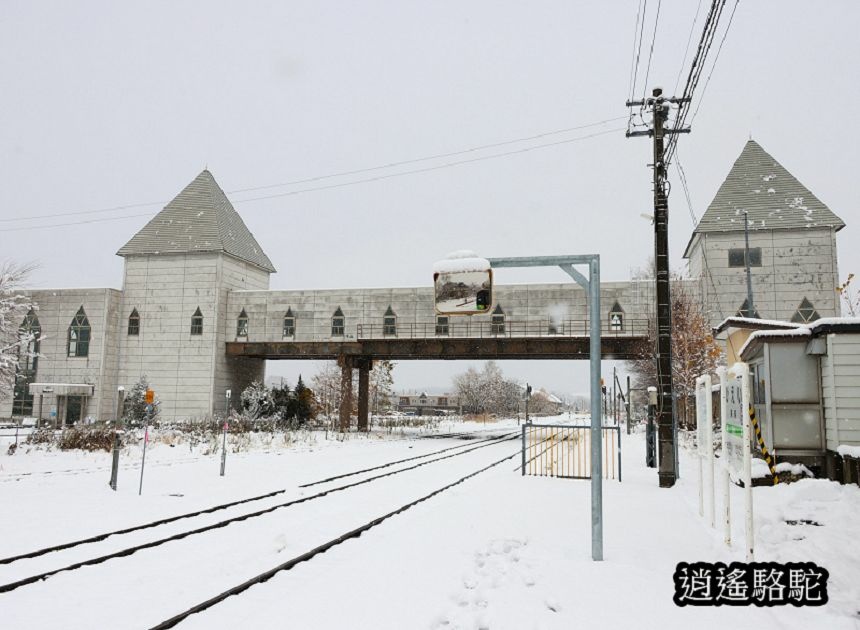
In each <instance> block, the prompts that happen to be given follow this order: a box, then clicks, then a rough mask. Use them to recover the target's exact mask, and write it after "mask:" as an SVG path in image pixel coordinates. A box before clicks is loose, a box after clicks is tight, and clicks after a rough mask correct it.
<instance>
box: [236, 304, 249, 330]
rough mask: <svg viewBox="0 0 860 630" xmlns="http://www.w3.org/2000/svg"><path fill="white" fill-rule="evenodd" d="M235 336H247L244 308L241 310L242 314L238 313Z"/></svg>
mask: <svg viewBox="0 0 860 630" xmlns="http://www.w3.org/2000/svg"><path fill="white" fill-rule="evenodd" d="M236 336H237V337H247V336H248V314H247V313H246V312H245V309H244V308H243V309H242V312H241V313H239V317H238V318H237V319H236Z"/></svg>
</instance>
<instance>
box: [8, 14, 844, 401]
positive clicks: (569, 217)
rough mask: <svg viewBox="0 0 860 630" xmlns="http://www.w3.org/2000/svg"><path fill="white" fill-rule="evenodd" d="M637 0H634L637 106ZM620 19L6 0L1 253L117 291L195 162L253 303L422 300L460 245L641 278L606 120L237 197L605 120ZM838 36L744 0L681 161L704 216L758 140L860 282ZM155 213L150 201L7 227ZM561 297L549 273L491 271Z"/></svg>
mask: <svg viewBox="0 0 860 630" xmlns="http://www.w3.org/2000/svg"><path fill="white" fill-rule="evenodd" d="M656 4H657V3H655V2H650V3H648V5H649V12H648V15H647V17H646V29H645V32H646V36H645V46H643V50H642V54H641V57H640V65H641V67H640V70H639V78H638V83H639V87H638V88H637V90H636V92H637V96H641V94H642V92H643V89H644V88H643V81H644V74H645V65H646V61H647V56H648V54H647V53H648V50H649V43H650V40H651V38H650V34H649V32H648V31H651V30H652V29H653V27H654V21H653V20H654V13H653V11H654V8H655V5H656ZM699 4H700V3H698V2H696V1H694V0H683V1H680V0H663V2H662V4H661V12H660V20H659V24H658V26H657V32H656V40H655V46H654V51H653V58H652V61H651V66H650V72H649V79H648V84H649V87H650V86H654V85H662V86H663V87H664V88H665V90H666V92H667V93H669V94H671V93H673V91H674V88H675V84H676V81H677V78H678V76H679V71H680V70H681V67H682V66H681V61H682V57H683V55H684V49H685V45H686V43H687V39H688V37H689V35H690V33H691V25H692V24H693V17H694V15H695V13H696V11H697V7H698V5H699ZM709 4H710V3H708V2H707V1H706V0H705V1H704V2H702V3H701V5H702V6H701V13H700V21H699V24H697V25H696V27H695V31H694V32H693V40H694V41H693V45H695V42H696V40H697V39H698V36H699V33H700V31H701V18H702V17H703V15H704V13H705V11H706V9H707V5H709ZM733 5H734V2H733V0H729V1H728V3H727V6H726V16H725V17H724V18H723V22H722V24H723V27H725V24H726V23H727V21H728V12H729V11H730V10H731V7H732V6H733ZM638 6H639V2H638V1H634V0H626V1H617V2H593V1H592V2H573V1H571V0H558V1H541V0H534V1H532V2H528V3H526V2H502V1H499V0H482V1H472V2H470V1H464V0H456V1H454V0H450V1H448V0H437V1H434V2H426V1H425V2H419V1H409V0H391V1H387V2H382V1H378V2H320V1H319V0H314V1H310V0H309V1H297V0H291V1H288V2H245V3H235V2H216V1H213V0H209V1H207V2H176V1H170V2H146V3H135V2H75V3H70V2H39V1H33V0H28V1H22V2H11V1H9V0H5V1H4V2H3V9H2V19H0V55H2V58H3V59H4V63H3V64H0V85H2V86H3V91H2V93H3V104H2V106H0V116H2V118H3V124H2V125H0V173H2V176H0V182H2V185H0V219H2V223H0V258H9V259H14V260H19V261H29V260H35V261H37V262H38V263H39V264H40V268H39V269H38V271H37V272H36V273H35V275H34V276H33V278H32V284H33V286H35V287H43V288H44V287H78V286H86V287H97V286H109V287H116V288H119V287H120V286H121V283H122V259H120V258H118V257H116V256H115V255H114V253H115V252H116V250H117V249H119V247H121V246H122V245H123V244H124V243H125V242H126V241H127V240H128V239H129V238H130V237H131V236H132V235H133V234H134V233H135V232H136V231H137V230H138V229H140V228H141V227H142V226H143V225H144V224H145V223H146V222H147V221H148V219H149V218H150V217H151V216H152V215H153V214H155V213H156V212H157V211H158V210H160V208H161V207H162V206H163V204H164V203H165V202H167V201H169V200H170V199H171V198H172V197H173V196H174V195H176V194H177V193H178V192H179V191H180V190H181V189H182V188H183V187H184V186H185V185H186V184H188V183H189V182H190V181H191V180H192V179H193V178H194V177H195V176H196V175H197V174H198V173H199V172H200V171H201V170H202V169H203V168H204V167H207V166H208V168H209V169H210V170H211V171H212V173H213V174H214V176H215V178H216V179H217V181H218V182H219V183H220V185H221V187H222V188H224V190H225V191H227V192H228V195H229V196H230V198H231V199H232V201H233V204H234V206H235V207H236V209H237V210H238V211H239V213H240V214H241V215H242V217H243V219H244V220H245V222H246V223H247V224H248V226H249V228H250V229H251V231H252V232H253V233H254V234H255V235H256V237H257V239H258V241H259V242H260V244H261V245H262V246H263V248H264V249H265V251H266V253H267V254H268V255H269V257H270V258H271V259H272V261H273V263H274V265H275V267H276V268H277V269H278V273H277V274H275V275H273V276H272V282H271V287H272V288H273V289H298V288H331V287H365V286H414V285H429V283H430V268H431V266H432V263H433V262H434V261H435V260H437V259H439V258H441V257H443V256H444V255H445V254H446V253H447V252H449V251H451V250H455V249H461V248H469V249H474V250H476V251H478V252H479V253H480V254H481V255H483V256H488V257H492V256H525V255H547V254H569V253H599V254H600V255H601V263H602V276H603V279H604V280H625V279H627V278H628V277H629V273H630V269H631V268H636V267H639V266H643V265H645V264H646V262H647V260H648V257H649V254H650V251H651V250H652V248H653V238H652V234H653V233H652V228H651V226H650V225H649V224H648V222H647V221H645V220H643V219H642V218H640V216H639V215H640V213H643V212H651V207H650V206H651V198H652V197H651V186H650V178H651V174H650V171H649V169H648V168H647V166H646V165H647V163H649V162H650V161H651V160H650V155H651V147H650V141H649V140H648V139H645V138H638V139H629V140H628V139H625V137H624V132H623V128H624V127H625V124H626V123H625V121H623V120H616V121H614V122H609V123H606V124H604V125H601V126H595V127H589V128H587V129H582V130H575V131H570V132H567V133H562V134H552V135H548V136H544V137H542V138H539V139H534V140H530V141H525V142H519V143H512V144H505V145H502V146H499V147H496V148H493V149H484V150H481V151H474V152H470V153H467V154H462V155H457V156H452V157H447V158H440V159H437V160H434V161H427V162H418V163H412V164H408V165H403V166H400V167H396V168H389V169H383V170H375V171H371V172H365V173H360V174H355V175H351V176H342V177H338V178H332V179H323V180H317V181H311V182H306V183H302V184H293V185H286V186H279V187H272V188H265V189H262V190H252V191H245V192H237V191H240V190H241V189H246V188H256V187H262V186H269V185H275V184H283V183H285V182H294V181H296V180H305V179H312V178H318V177H321V176H325V175H330V174H333V173H339V172H343V171H353V170H358V169H365V168H369V167H374V166H378V165H381V164H388V163H391V162H398V161H404V160H411V159H415V158H422V157H426V156H430V155H436V154H443V153H451V152H457V151H461V150H465V149H469V148H472V147H476V146H482V145H488V144H495V143H501V142H506V141H509V140H514V139H518V138H524V137H531V136H537V135H539V134H544V133H547V132H553V131H556V130H560V129H567V128H571V127H576V126H579V125H587V124H590V123H595V122H598V121H603V120H608V119H614V118H619V117H623V116H625V115H626V114H627V111H628V110H627V108H625V106H624V101H625V99H626V98H627V97H628V96H629V89H630V70H631V61H632V55H633V35H634V25H635V21H636V15H637V9H638ZM858 29H860V3H858V2H856V0H844V1H837V0H829V1H828V2H822V3H814V4H813V3H809V2H803V1H800V0H796V1H789V0H770V1H766V0H755V1H750V0H747V1H745V2H741V3H740V4H739V6H738V9H737V13H736V14H735V16H734V20H733V23H732V26H731V30H730V32H729V34H728V37H727V39H726V42H725V45H724V47H723V50H722V52H721V54H720V57H719V62H718V65H717V67H716V70H715V71H714V74H713V77H712V79H711V81H710V84H709V85H708V87H707V92H705V93H704V97H703V101H702V104H701V109H700V110H699V112H698V115H697V116H696V118H695V119H694V120H693V133H692V134H690V135H689V136H685V137H683V138H681V142H680V144H679V157H680V159H681V161H682V164H683V166H684V169H685V171H686V174H687V178H688V181H689V186H690V194H691V197H692V202H693V208H694V211H695V213H696V215H697V216H701V214H702V213H703V212H704V209H705V208H706V207H707V204H708V203H709V202H710V200H711V199H712V198H713V196H714V194H715V193H716V190H717V188H718V187H719V185H720V183H721V182H722V181H723V179H724V178H725V176H726V174H727V173H728V171H729V169H730V168H731V165H732V163H733V162H734V160H735V159H736V158H737V156H738V154H739V153H740V151H741V149H742V148H743V146H744V143H745V142H746V141H747V139H748V138H749V137H750V136H752V137H753V138H754V139H755V140H757V141H758V142H759V143H760V144H761V145H762V146H763V147H764V149H765V150H767V151H768V152H769V153H771V154H772V155H773V156H774V157H775V158H776V159H777V160H779V161H780V162H781V163H782V164H783V165H784V166H785V167H786V168H787V169H788V170H789V171H790V172H792V173H793V174H794V175H795V176H796V177H797V178H798V179H799V180H800V181H801V182H802V183H803V184H805V185H806V186H807V187H808V188H810V189H811V190H812V191H813V192H814V193H815V194H816V195H817V196H818V197H819V198H820V199H821V200H822V201H823V202H824V203H826V204H827V205H829V207H830V208H831V209H832V210H833V211H834V212H835V213H836V214H838V215H839V216H841V217H842V219H843V220H844V221H845V222H846V223H847V224H848V226H847V227H846V228H845V229H844V230H842V231H841V232H840V234H839V236H838V247H839V258H840V260H839V269H840V274H841V276H843V277H844V276H845V275H846V274H847V273H848V272H849V271H854V272H860V251H858V247H857V246H856V243H857V234H858V229H860V227H858V225H860V216H858V215H860V212H858V208H860V187H858V186H857V183H856V182H857V173H858V172H860V158H858V147H860V142H858V140H860V137H858V136H860V133H858V130H857V124H856V121H855V118H856V117H855V110H856V109H857V107H858V104H860V88H858V81H857V67H858V61H860V38H858V37H857V33H858ZM718 43H719V42H717V43H716V44H715V46H714V50H712V54H711V57H710V59H711V60H713V57H714V52H715V50H716V46H717V44H718ZM690 54H692V51H691V53H690ZM689 58H690V56H689V55H688V61H687V64H685V69H684V75H686V72H687V67H688V65H689ZM703 84H704V79H703V80H702V84H700V86H699V94H701V93H702V88H703ZM682 86H683V77H682ZM682 86H681V87H679V88H678V92H680V90H681V89H682ZM696 105H697V104H696V103H694V107H695V106H696ZM613 129H615V130H616V131H614V132H611V133H604V134H602V135H598V136H595V137H592V138H588V139H584V140H581V141H573V142H568V143H562V144H556V145H554V146H549V147H541V148H536V149H534V150H531V151H524V152H520V153H516V154H513V155H508V156H504V157H498V158H493V159H485V160H480V161H472V162H469V163H466V164H458V165H455V166H450V167H445V168H438V169H434V170H430V171H425V172H421V173H412V174H406V175H403V176H397V177H388V178H385V179H375V180H374V181H370V182H365V183H360V184H356V185H346V186H338V187H334V188H327V189H324V190H316V191H310V192H298V191H302V190H306V189H309V188H319V187H322V186H332V185H335V184H345V183H348V182H353V181H356V180H359V179H368V178H377V177H379V176H382V175H391V174H394V173H402V172H404V171H409V170H416V169H426V168H428V167H434V166H442V165H445V164H448V163H451V162H458V161H463V160H471V159H472V158H476V157H486V156H491V155H496V154H498V153H503V152H509V151H512V150H517V149H522V148H526V147H530V146H535V145H539V144H548V143H553V142H558V141H560V140H568V139H573V138H577V137H580V136H584V135H588V134H593V133H597V132H604V131H606V132H609V131H610V130H613ZM671 178H672V181H673V183H675V184H676V185H675V186H674V194H673V195H672V196H671V199H670V216H671V223H670V238H671V244H672V265H673V266H674V267H678V268H680V267H682V265H683V260H682V258H681V254H682V253H683V249H684V245H685V244H686V242H687V240H688V238H689V236H690V232H691V230H692V228H693V222H692V219H691V217H690V214H689V212H688V209H687V205H686V202H685V201H684V197H683V193H682V192H681V187H680V185H678V182H677V174H676V172H675V171H674V169H673V170H672V172H671ZM272 195H280V196H277V197H271V196H272ZM265 196H269V197H271V198H268V199H254V198H256V197H265ZM152 202H160V203H154V205H148V206H137V207H133V208H127V209H124V210H121V211H113V212H105V213H97V214H77V215H70V216H62V217H54V218H46V219H40V220H17V219H20V218H26V217H33V216H37V215H45V214H64V213H74V212H84V211H89V210H97V209H103V208H111V207H116V206H127V205H132V204H144V203H152ZM130 215H143V216H130ZM117 217H122V218H117ZM10 219H16V220H10ZM93 219H99V220H100V221H99V222H91V223H85V224H78V225H65V226H60V227H52V228H46V229H34V228H35V227H36V226H39V225H45V224H59V223H72V222H79V221H85V220H89V221H91V220H93ZM104 219H111V220H107V221H105V220H104ZM19 228H25V229H19ZM10 230H11V231H10ZM566 278H567V277H566V276H565V275H564V274H563V273H562V272H561V271H560V270H554V269H545V270H539V271H536V270H531V271H528V272H525V271H523V272H516V271H513V270H504V271H500V272H499V273H498V274H497V281H499V282H522V281H547V282H552V281H560V280H565V279H566ZM466 366H467V364H466V363H452V364H445V363H441V362H440V363H413V364H406V363H402V364H400V365H399V366H398V367H397V369H396V372H395V376H396V381H397V386H398V387H404V388H421V387H430V386H444V385H446V384H447V383H448V382H449V378H450V375H451V374H453V373H456V372H459V371H462V370H464V369H465V367H466ZM503 367H504V369H505V370H506V372H507V373H509V374H511V375H514V376H517V377H520V378H528V379H529V380H531V381H532V382H534V383H536V384H538V385H544V386H546V387H548V388H551V389H555V390H558V391H565V392H572V391H587V389H588V388H587V384H586V383H585V380H584V379H586V377H587V365H586V364H577V365H576V366H574V365H573V364H572V363H571V362H542V363H538V362H534V363H533V362H519V363H514V362H508V363H505V364H503ZM299 371H303V372H304V373H305V374H306V375H307V374H308V372H312V371H313V367H312V366H308V365H301V364H296V363H291V364H287V363H279V364H277V365H273V364H271V363H270V364H269V372H270V373H271V374H285V375H287V377H288V378H290V379H292V380H294V377H295V374H297V373H298V372H299Z"/></svg>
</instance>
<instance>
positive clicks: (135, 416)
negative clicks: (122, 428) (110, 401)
mask: <svg viewBox="0 0 860 630" xmlns="http://www.w3.org/2000/svg"><path fill="white" fill-rule="evenodd" d="M147 389H149V381H148V380H147V378H146V375H145V374H144V375H142V376H141V377H140V379H139V380H138V381H137V383H135V384H134V386H133V387H132V388H131V390H130V391H129V392H128V394H126V397H125V402H124V403H123V415H122V420H123V422H124V423H125V424H126V425H127V426H129V427H142V426H143V424H144V421H145V420H146V407H147V404H146V390H147ZM160 404H161V401H160V400H159V399H158V398H157V397H156V399H155V402H153V403H152V408H151V409H150V411H149V422H150V424H152V423H154V422H155V421H156V420H157V418H158V407H159V405H160Z"/></svg>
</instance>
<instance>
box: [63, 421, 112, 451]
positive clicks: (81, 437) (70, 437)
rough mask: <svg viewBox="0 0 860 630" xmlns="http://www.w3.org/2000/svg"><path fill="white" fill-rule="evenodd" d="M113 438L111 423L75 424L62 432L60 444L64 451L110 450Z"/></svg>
mask: <svg viewBox="0 0 860 630" xmlns="http://www.w3.org/2000/svg"><path fill="white" fill-rule="evenodd" d="M113 440H114V429H113V427H112V426H111V425H108V424H104V425H75V426H73V427H70V428H68V429H66V430H65V431H63V432H62V433H61V434H60V442H59V446H60V449H61V450H64V451H68V450H73V449H80V450H82V451H110V450H111V449H112V448H113Z"/></svg>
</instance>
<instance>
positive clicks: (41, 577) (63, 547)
mask: <svg viewBox="0 0 860 630" xmlns="http://www.w3.org/2000/svg"><path fill="white" fill-rule="evenodd" d="M515 439H517V435H516V433H511V434H504V435H502V436H495V437H491V438H486V439H485V440H481V441H480V442H479V443H469V444H463V445H458V446H454V447H447V448H445V449H441V450H439V451H434V452H432V453H427V454H423V455H418V456H415V457H410V458H405V459H400V460H396V461H393V462H387V463H384V464H381V465H379V466H375V467H372V468H368V469H363V470H358V471H352V472H350V473H345V474H343V475H338V476H336V477H332V478H329V479H323V480H320V481H317V482H312V483H310V484H305V487H307V486H312V485H317V484H324V483H330V482H331V481H334V480H337V479H341V478H344V477H349V476H355V475H360V474H364V473H367V472H373V471H376V470H380V469H384V468H387V467H390V466H394V465H397V464H400V463H407V462H411V461H415V460H419V459H424V460H425V461H421V462H418V463H415V464H412V465H410V466H407V467H405V468H400V469H397V470H393V471H388V472H384V473H381V474H378V475H374V476H371V477H367V478H364V479H361V480H358V481H354V482H351V483H348V484H345V485H341V486H337V487H333V488H328V489H325V490H322V491H320V492H318V493H315V494H312V495H309V496H302V497H299V498H295V499H291V500H288V501H284V502H279V503H275V504H274V505H269V506H267V507H264V508H262V509H259V510H256V511H253V512H247V513H241V514H238V515H235V516H232V517H230V518H227V519H223V520H220V521H217V522H214V523H208V524H206V525H203V526H200V527H196V528H193V529H189V530H183V531H180V532H177V533H174V534H172V535H169V536H165V537H162V538H158V539H155V540H149V541H147V542H144V543H140V544H137V545H132V546H130V547H125V548H122V549H119V550H116V551H112V552H110V553H107V554H103V555H100V556H96V557H90V558H87V559H84V560H81V561H77V562H73V563H71V564H67V565H65V566H60V567H57V568H52V569H50V570H48V571H41V572H39V573H35V574H31V575H29V576H27V577H24V578H20V579H17V580H13V581H11V582H7V583H5V584H2V585H0V593H8V592H11V591H15V590H17V589H19V588H21V587H23V586H26V585H29V584H34V583H37V582H43V581H45V580H47V579H49V578H51V577H53V576H55V575H57V574H59V573H66V572H71V571H75V570H78V569H81V568H83V567H87V566H93V565H98V564H102V563H105V562H107V561H110V560H113V559H116V558H122V557H128V556H131V555H133V554H135V553H137V552H139V551H143V550H145V549H151V548H154V547H159V546H161V545H164V544H166V543H169V542H172V541H177V540H182V539H187V538H190V537H194V536H197V535H200V534H203V533H206V532H210V531H213V530H218V529H221V528H224V527H227V526H229V525H231V524H233V523H238V522H243V521H249V520H251V519H256V518H258V517H262V516H264V515H267V514H271V513H272V512H275V511H277V510H282V509H285V508H288V507H291V506H295V505H299V504H304V503H308V502H310V501H313V500H315V499H319V498H322V497H325V496H328V495H331V494H334V493H338V492H342V491H345V490H348V489H350V488H356V487H358V486H363V485H366V484H369V483H372V482H374V481H377V480H379V479H384V478H390V477H393V476H395V475H399V474H401V473H405V472H408V471H412V470H415V469H417V468H421V467H423V466H427V465H429V464H434V463H437V462H441V461H444V460H450V459H451V458H454V457H459V456H462V455H465V454H467V453H472V452H474V451H478V450H480V449H484V448H488V447H492V446H496V445H498V444H502V443H505V442H508V441H511V440H515ZM454 450H456V452H454V453H447V454H442V455H441V456H438V457H434V456H436V455H440V454H441V453H445V452H447V451H454ZM428 457H431V458H432V459H427V458H428ZM510 457H513V455H511V456H510ZM510 457H508V458H506V459H510ZM284 492H286V489H283V490H279V491H275V492H270V493H266V494H264V495H259V496H256V497H250V498H247V499H243V500H240V501H234V502H231V503H227V504H222V505H218V506H213V507H211V508H207V509H206V510H199V511H196V512H192V513H188V514H182V515H179V516H176V517H170V518H167V519H160V520H158V521H153V522H150V523H145V524H143V525H138V526H135V527H131V528H126V529H123V530H116V531H113V532H106V533H103V534H99V535H97V536H92V537H89V538H86V539H82V540H78V541H72V542H67V543H62V544H60V545H55V546H52V547H47V548H44V549H39V550H36V551H32V552H28V553H25V554H19V555H17V556H12V557H9V558H5V559H2V560H0V565H15V564H16V563H19V562H22V561H25V560H28V559H34V558H38V557H40V556H45V555H47V554H51V553H60V552H63V551H67V550H71V549H74V548H77V547H82V546H84V545H87V544H91V543H97V542H101V541H103V540H106V539H108V538H111V537H118V536H122V535H126V534H130V533H132V532H137V531H141V530H145V529H153V528H156V527H160V526H162V525H166V524H168V523H172V522H176V521H179V520H183V519H191V518H195V517H199V516H203V515H206V514H211V513H213V512H216V511H220V510H223V509H227V508H229V507H234V506H238V505H242V504H245V503H250V502H255V501H260V500H264V499H267V498H272V497H274V496H277V495H279V494H283V493H284Z"/></svg>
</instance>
